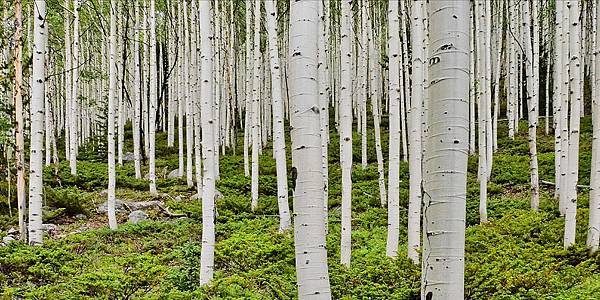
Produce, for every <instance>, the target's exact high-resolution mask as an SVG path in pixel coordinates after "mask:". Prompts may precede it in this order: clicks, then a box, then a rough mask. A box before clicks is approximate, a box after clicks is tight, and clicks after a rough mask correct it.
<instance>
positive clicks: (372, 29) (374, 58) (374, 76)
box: [365, 18, 387, 207]
mask: <svg viewBox="0 0 600 300" xmlns="http://www.w3.org/2000/svg"><path fill="white" fill-rule="evenodd" d="M372 19H374V18H372ZM376 29H377V28H376V26H373V25H372V20H368V23H367V26H366V28H365V30H366V31H367V35H368V46H369V67H368V70H369V75H370V81H371V82H370V92H371V93H370V98H371V109H372V114H373V127H374V129H375V155H376V156H377V173H378V175H379V201H380V202H381V206H382V207H385V206H386V204H387V191H386V189H385V170H384V165H383V152H382V150H381V126H380V121H381V120H380V116H379V113H380V110H381V109H380V107H379V101H380V100H381V99H380V95H379V85H380V84H381V82H380V78H379V51H378V50H379V49H378V48H377V47H376V46H375V43H376V39H377V38H378V37H377V34H376Z"/></svg>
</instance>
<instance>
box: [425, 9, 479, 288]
mask: <svg viewBox="0 0 600 300" xmlns="http://www.w3.org/2000/svg"><path fill="white" fill-rule="evenodd" d="M429 15H430V22H429V26H430V41H431V45H430V47H429V49H430V52H429V57H430V59H429V79H430V85H429V101H430V105H429V117H428V119H429V120H436V121H437V122H431V123H429V124H428V125H427V127H428V128H427V129H428V133H429V134H428V136H427V140H426V149H427V151H425V158H424V170H425V172H424V174H425V177H424V180H423V189H424V194H425V197H424V201H423V202H424V212H423V219H424V220H423V266H422V283H421V284H422V288H421V299H464V263H465V261H464V254H465V253H464V252H465V218H466V213H465V207H466V187H467V160H468V150H469V132H468V128H469V104H468V99H469V2H468V1H432V2H430V3H429Z"/></svg>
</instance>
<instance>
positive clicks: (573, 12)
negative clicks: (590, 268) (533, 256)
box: [564, 0, 583, 248]
mask: <svg viewBox="0 0 600 300" xmlns="http://www.w3.org/2000/svg"><path fill="white" fill-rule="evenodd" d="M567 5H568V7H569V19H570V21H571V23H569V25H570V28H569V35H570V36H569V53H570V54H569V56H570V57H571V62H570V64H569V74H570V76H571V78H570V80H569V81H570V84H569V86H570V90H571V93H572V94H571V114H570V120H569V133H570V134H569V159H568V174H567V178H568V179H567V185H568V186H567V187H568V190H567V199H566V203H565V204H566V205H565V239H564V246H565V248H568V247H570V246H572V245H573V244H575V233H576V230H575V225H576V224H575V223H576V221H577V220H576V216H577V181H578V176H579V123H580V115H581V99H582V97H583V66H582V64H581V62H582V59H581V24H580V10H579V5H580V3H579V1H578V0H573V1H569V3H568V4H567Z"/></svg>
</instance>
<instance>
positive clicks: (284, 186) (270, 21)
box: [265, 0, 291, 231]
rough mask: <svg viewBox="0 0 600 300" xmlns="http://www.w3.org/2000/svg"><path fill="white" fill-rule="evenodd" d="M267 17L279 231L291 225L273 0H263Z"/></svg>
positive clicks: (275, 16)
mask: <svg viewBox="0 0 600 300" xmlns="http://www.w3.org/2000/svg"><path fill="white" fill-rule="evenodd" d="M265 12H266V18H267V37H268V39H267V41H268V44H269V56H270V62H271V68H270V69H271V98H272V99H273V100H272V101H273V102H272V105H273V131H274V134H273V151H274V152H275V163H276V169H277V203H278V206H279V231H284V230H286V229H288V227H289V226H290V225H291V224H290V223H291V220H290V208H289V204H288V182H287V166H286V165H287V162H286V154H285V128H284V124H283V122H284V119H283V100H282V98H281V71H280V70H281V68H280V65H279V46H278V44H277V7H276V5H275V1H274V0H266V1H265Z"/></svg>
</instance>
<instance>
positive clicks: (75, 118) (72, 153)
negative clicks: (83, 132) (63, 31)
mask: <svg viewBox="0 0 600 300" xmlns="http://www.w3.org/2000/svg"><path fill="white" fill-rule="evenodd" d="M79 4H80V3H79V0H73V52H72V54H73V66H72V67H73V71H72V78H71V79H72V82H71V107H70V116H69V121H70V126H69V127H70V128H69V166H70V168H71V175H77V148H78V147H77V145H78V144H77V135H78V132H79V128H78V126H77V123H78V122H79V114H78V110H79V103H78V99H77V97H78V96H77V84H78V82H79Z"/></svg>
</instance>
